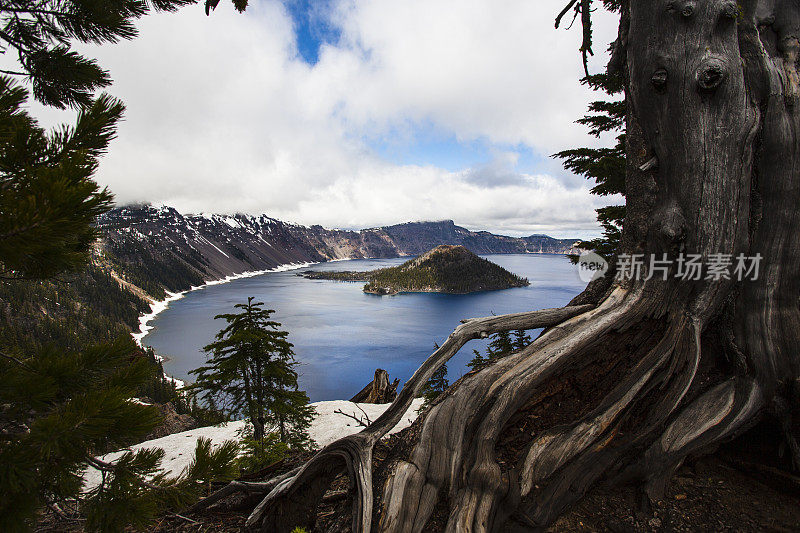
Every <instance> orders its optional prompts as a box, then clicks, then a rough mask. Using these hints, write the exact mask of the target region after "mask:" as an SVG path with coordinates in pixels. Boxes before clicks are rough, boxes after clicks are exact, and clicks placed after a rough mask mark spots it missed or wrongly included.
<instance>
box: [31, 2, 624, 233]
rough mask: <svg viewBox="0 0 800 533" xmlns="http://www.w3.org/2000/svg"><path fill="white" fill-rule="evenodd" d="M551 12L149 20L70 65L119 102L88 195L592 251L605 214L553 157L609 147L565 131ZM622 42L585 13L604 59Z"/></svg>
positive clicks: (273, 9) (326, 5)
mask: <svg viewBox="0 0 800 533" xmlns="http://www.w3.org/2000/svg"><path fill="white" fill-rule="evenodd" d="M564 3H565V2H564V0H403V1H400V2H399V1H397V0H283V1H280V0H255V1H253V0H251V4H252V6H251V7H250V8H249V9H248V11H247V13H245V14H243V15H240V14H237V13H236V12H235V11H234V10H233V8H232V6H231V4H230V2H229V1H228V0H222V2H221V3H220V5H219V7H218V8H217V10H216V12H214V13H213V15H212V16H211V17H206V16H205V14H204V13H203V8H202V6H201V5H194V6H189V7H187V8H184V9H182V10H181V11H179V12H178V13H176V14H163V15H154V16H150V17H147V18H144V19H142V20H141V21H140V22H139V23H138V26H139V29H140V36H139V38H137V39H135V40H133V41H130V42H123V43H121V44H117V45H106V46H103V47H100V48H85V47H84V48H83V49H82V50H83V51H85V52H86V53H87V54H91V55H92V56H93V57H96V58H97V59H98V60H99V61H100V63H101V64H102V65H103V66H104V67H105V68H107V69H109V70H110V72H111V75H112V77H113V78H114V80H115V83H114V85H113V87H111V89H110V92H111V93H112V94H113V95H114V96H117V97H119V98H121V99H123V100H124V101H125V103H126V105H127V114H126V121H125V122H124V123H123V124H122V125H121V127H120V129H119V137H118V139H117V140H116V141H115V143H114V144H113V145H112V148H111V151H110V153H109V154H108V156H107V157H106V158H105V159H104V161H103V163H102V167H101V169H100V173H99V175H98V180H99V181H100V182H101V183H102V184H104V185H108V186H109V187H110V189H111V190H112V191H113V192H114V193H115V194H116V197H117V201H118V203H128V202H137V201H147V202H152V203H156V204H162V203H164V204H168V205H173V206H175V207H176V208H178V209H179V210H180V211H182V212H200V211H205V212H228V213H234V212H247V213H254V214H256V213H267V214H269V215H270V216H273V217H276V218H280V219H283V220H289V221H293V222H299V223H303V224H322V225H325V226H328V227H343V228H361V227H370V226H377V225H385V224H393V223H398V222H404V221H409V220H438V219H454V220H455V221H456V223H458V224H461V225H463V226H466V227H468V228H470V229H487V230H490V231H495V232H500V233H505V234H512V235H528V234H531V233H548V234H551V235H554V236H579V237H587V236H591V235H595V234H596V233H597V225H596V222H595V214H594V209H595V208H596V207H599V206H601V205H603V203H604V202H606V201H607V200H604V199H598V198H594V197H592V196H591V195H590V194H589V187H590V184H588V183H586V182H585V180H583V179H582V178H578V177H575V176H573V175H570V174H569V173H567V172H565V171H564V170H563V169H562V168H561V167H560V164H559V162H558V161H556V160H553V159H551V158H550V157H549V155H550V154H552V153H554V152H556V151H558V150H562V149H565V148H570V147H575V146H582V145H583V146H585V145H595V144H597V143H610V139H601V140H599V141H598V140H595V139H593V138H592V137H589V136H588V135H587V134H586V130H585V128H584V127H582V126H580V125H577V124H575V123H574V121H575V119H576V118H578V117H579V116H581V115H582V114H583V112H584V110H585V107H586V104H587V103H588V102H589V101H590V100H591V99H593V97H594V96H596V95H593V94H592V93H591V92H590V91H588V90H587V89H586V88H585V87H582V86H581V85H579V83H578V79H579V78H580V76H581V74H582V67H581V63H580V57H579V53H578V50H577V49H578V46H579V39H580V35H579V31H577V28H573V29H572V31H566V30H564V29H561V30H555V29H554V28H553V20H554V17H555V15H556V14H557V13H558V11H559V10H560V8H561V7H563V6H562V4H564ZM615 25H616V21H615V19H614V17H613V16H611V15H608V14H603V13H597V17H596V27H595V38H596V43H597V44H596V47H595V48H596V49H597V52H601V51H604V49H605V45H606V44H607V43H608V42H610V41H612V40H613V38H614V34H615V31H616V28H615ZM606 61H607V56H606V54H600V53H598V55H597V56H596V57H595V58H594V59H593V60H592V63H591V67H592V69H593V70H594V71H599V70H600V69H602V68H603V66H604V65H605V63H606ZM34 112H35V113H36V115H37V116H40V117H42V121H43V122H44V123H45V124H52V123H54V122H56V121H59V120H68V119H69V117H68V116H66V115H64V114H59V113H56V112H54V111H52V110H42V109H34Z"/></svg>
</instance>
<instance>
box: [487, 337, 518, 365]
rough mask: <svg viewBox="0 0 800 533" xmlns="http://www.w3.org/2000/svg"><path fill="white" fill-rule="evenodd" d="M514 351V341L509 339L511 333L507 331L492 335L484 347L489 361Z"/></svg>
mask: <svg viewBox="0 0 800 533" xmlns="http://www.w3.org/2000/svg"><path fill="white" fill-rule="evenodd" d="M513 351H514V341H513V340H512V339H511V333H510V332H508V331H501V332H500V333H496V334H495V335H493V336H492V340H491V341H490V342H489V346H487V347H486V355H487V357H488V359H489V360H490V361H494V360H495V359H497V358H499V357H502V356H504V355H508V354H510V353H511V352H513Z"/></svg>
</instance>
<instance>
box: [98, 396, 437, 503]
mask: <svg viewBox="0 0 800 533" xmlns="http://www.w3.org/2000/svg"><path fill="white" fill-rule="evenodd" d="M423 401H424V400H423V399H422V398H417V399H415V400H414V401H413V402H411V407H409V408H408V411H406V413H405V414H404V415H403V417H402V418H401V419H400V422H398V423H397V425H396V426H395V427H394V428H393V429H392V430H391V431H389V433H388V434H389V435H392V434H394V433H397V432H399V431H402V430H404V429H405V428H407V427H408V426H410V425H411V424H412V422H414V420H416V418H417V410H419V408H420V407H421V406H422V403H423ZM311 405H312V406H313V407H314V409H315V410H316V416H315V417H314V421H313V422H312V423H311V427H310V428H309V431H308V433H309V435H310V436H311V438H312V440H314V442H316V443H317V445H318V446H319V447H323V446H326V445H328V444H330V443H331V442H333V441H335V440H338V439H341V438H342V437H346V436H347V435H352V434H354V433H358V432H359V431H361V430H362V429H364V428H363V426H360V425H359V424H358V423H357V422H356V421H355V420H353V419H352V418H350V417H348V416H345V415H342V414H339V413H336V411H342V412H343V413H346V414H348V415H354V416H356V417H358V418H363V417H364V413H366V414H367V415H368V416H369V419H370V420H371V421H372V422H374V421H375V420H377V419H378V417H379V416H380V415H382V414H383V412H384V411H386V409H388V408H389V406H390V405H391V404H388V403H386V404H369V403H360V404H355V403H353V402H348V401H346V400H333V401H328V402H316V403H312V404H311ZM244 425H245V423H244V421H243V420H237V421H235V422H228V423H227V424H222V425H219V426H207V427H202V428H197V429H190V430H189V431H183V432H181V433H174V434H172V435H167V436H166V437H161V438H158V439H153V440H148V441H145V442H142V443H140V444H136V445H134V446H131V447H130V448H127V449H126V450H121V451H117V452H112V453H109V454H106V455H104V456H102V457H100V459H101V460H103V461H106V462H113V461H115V460H116V459H118V458H119V457H120V456H121V455H122V454H123V453H124V452H125V451H127V450H132V451H136V450H139V449H142V448H162V449H163V450H164V452H166V455H165V456H164V460H163V461H162V463H161V466H162V468H163V469H164V470H165V471H166V472H167V474H168V475H169V476H177V475H179V474H180V473H181V472H182V471H183V470H184V469H185V468H186V467H188V466H189V463H190V462H191V461H192V458H193V457H194V449H195V446H196V445H197V439H198V438H199V437H205V438H209V439H211V442H212V443H213V444H215V445H220V444H222V443H223V442H225V441H226V440H238V432H239V431H240V430H241V429H242V428H243V427H244ZM83 479H84V490H90V489H92V488H93V487H96V486H97V485H98V484H99V483H100V471H99V470H96V469H94V468H92V467H89V468H88V469H87V470H86V472H85V473H84V476H83Z"/></svg>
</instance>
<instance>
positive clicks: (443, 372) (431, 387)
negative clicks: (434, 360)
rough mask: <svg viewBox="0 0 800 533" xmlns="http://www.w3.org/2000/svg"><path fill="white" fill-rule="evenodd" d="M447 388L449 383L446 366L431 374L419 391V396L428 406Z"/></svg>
mask: <svg viewBox="0 0 800 533" xmlns="http://www.w3.org/2000/svg"><path fill="white" fill-rule="evenodd" d="M449 388H450V382H449V381H448V380H447V365H442V366H441V367H439V369H438V370H437V371H436V372H434V373H433V375H432V376H431V378H430V379H429V380H428V382H427V383H425V386H424V387H423V388H422V390H421V391H420V396H422V397H423V398H424V399H425V403H426V404H429V403H431V402H432V401H433V400H435V399H436V398H438V397H439V396H440V395H441V394H442V393H443V392H444V391H446V390H447V389H449Z"/></svg>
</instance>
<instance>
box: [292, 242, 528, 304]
mask: <svg viewBox="0 0 800 533" xmlns="http://www.w3.org/2000/svg"><path fill="white" fill-rule="evenodd" d="M301 275H302V276H303V277H306V278H309V279H328V280H334V281H364V282H366V284H365V285H364V292H367V293H370V294H380V295H387V294H399V293H402V292H444V293H449V294H466V293H470V292H478V291H495V290H501V289H511V288H514V287H527V286H528V285H530V282H528V280H527V279H526V278H521V277H519V276H517V275H515V274H513V273H511V272H509V271H508V270H506V269H504V268H503V267H501V266H500V265H497V264H495V263H492V262H491V261H488V260H486V259H483V258H482V257H478V256H477V255H475V254H474V253H472V252H470V251H469V250H467V249H466V248H465V247H463V246H451V245H441V246H437V247H436V248H434V249H433V250H430V251H428V252H426V253H424V254H422V255H420V256H419V257H416V258H414V259H411V260H410V261H406V262H405V263H403V264H402V265H399V266H396V267H390V268H381V269H378V270H371V271H367V272H351V271H345V272H315V271H311V270H309V271H306V272H303V273H302V274H301Z"/></svg>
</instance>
